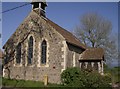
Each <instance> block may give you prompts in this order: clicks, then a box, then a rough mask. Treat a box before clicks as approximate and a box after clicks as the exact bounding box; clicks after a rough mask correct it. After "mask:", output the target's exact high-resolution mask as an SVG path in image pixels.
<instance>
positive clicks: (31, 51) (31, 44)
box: [28, 36, 33, 64]
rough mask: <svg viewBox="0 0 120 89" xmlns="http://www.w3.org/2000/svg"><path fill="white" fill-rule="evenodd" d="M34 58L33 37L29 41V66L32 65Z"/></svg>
mask: <svg viewBox="0 0 120 89" xmlns="http://www.w3.org/2000/svg"><path fill="white" fill-rule="evenodd" d="M32 58H33V37H32V36H31V37H30V38H29V41H28V64H32Z"/></svg>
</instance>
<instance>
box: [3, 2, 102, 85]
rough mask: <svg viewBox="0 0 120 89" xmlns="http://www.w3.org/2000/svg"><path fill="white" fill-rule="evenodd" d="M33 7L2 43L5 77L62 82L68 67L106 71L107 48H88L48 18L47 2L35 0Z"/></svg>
mask: <svg viewBox="0 0 120 89" xmlns="http://www.w3.org/2000/svg"><path fill="white" fill-rule="evenodd" d="M31 5H32V10H31V12H30V13H29V15H28V16H27V17H26V18H25V20H24V21H23V22H22V23H21V24H20V25H19V27H18V28H17V29H16V31H15V32H14V33H13V34H12V36H11V37H10V38H9V39H8V41H7V42H6V43H5V45H4V46H3V49H4V60H5V64H4V68H3V77H9V78H11V79H24V80H34V81H43V78H44V76H45V75H47V76H48V82H50V83H58V84H59V83H61V78H60V74H61V73H62V71H64V70H65V69H66V68H69V67H80V69H86V68H91V69H93V70H97V71H98V72H99V73H101V74H103V62H104V51H103V49H102V48H88V47H86V46H85V45H84V44H83V43H81V42H80V41H79V40H78V39H77V38H76V37H75V36H74V35H73V34H72V33H70V32H68V31H67V30H65V29H63V28H62V27H60V26H59V25H57V24H56V23H54V22H53V21H51V20H50V19H48V18H47V16H46V14H45V9H46V7H47V4H46V2H44V1H41V0H37V2H36V1H35V0H34V2H32V3H31Z"/></svg>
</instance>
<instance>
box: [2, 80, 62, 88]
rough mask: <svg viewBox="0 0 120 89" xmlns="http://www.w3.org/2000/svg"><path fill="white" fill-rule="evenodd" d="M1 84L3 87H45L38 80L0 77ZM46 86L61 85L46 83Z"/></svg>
mask: <svg viewBox="0 0 120 89" xmlns="http://www.w3.org/2000/svg"><path fill="white" fill-rule="evenodd" d="M2 86H4V87H45V86H44V83H43V82H40V81H30V80H28V81H25V80H13V79H6V78H2ZM46 87H62V85H59V84H48V85H47V86H46Z"/></svg>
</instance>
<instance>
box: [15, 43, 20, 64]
mask: <svg viewBox="0 0 120 89" xmlns="http://www.w3.org/2000/svg"><path fill="white" fill-rule="evenodd" d="M16 63H18V64H19V63H21V43H19V44H18V45H17V47H16Z"/></svg>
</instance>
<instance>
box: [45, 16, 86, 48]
mask: <svg viewBox="0 0 120 89" xmlns="http://www.w3.org/2000/svg"><path fill="white" fill-rule="evenodd" d="M47 22H48V23H49V24H50V25H51V26H52V27H54V28H55V30H56V31H57V32H59V33H60V34H61V35H62V36H63V37H64V38H65V40H66V41H67V42H68V43H71V44H73V45H75V46H78V47H81V48H83V49H86V46H85V45H84V44H83V43H82V42H80V40H78V39H77V38H76V37H75V36H74V35H73V34H72V33H70V32H68V31H67V30H65V29H63V28H62V27H60V26H59V25H57V24H55V23H54V22H52V21H51V20H49V19H48V18H47Z"/></svg>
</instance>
